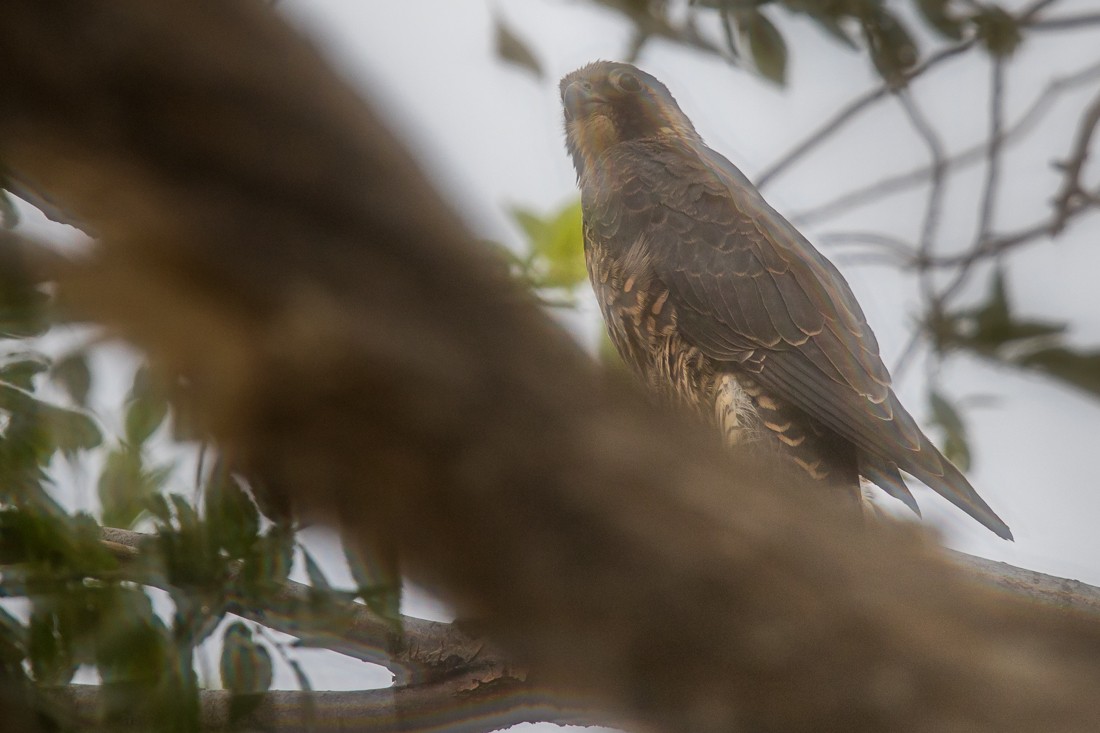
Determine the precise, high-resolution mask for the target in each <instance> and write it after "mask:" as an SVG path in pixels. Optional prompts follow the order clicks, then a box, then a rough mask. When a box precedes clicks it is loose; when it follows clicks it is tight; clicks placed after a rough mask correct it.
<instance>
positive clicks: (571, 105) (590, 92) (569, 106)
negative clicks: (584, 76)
mask: <svg viewBox="0 0 1100 733" xmlns="http://www.w3.org/2000/svg"><path fill="white" fill-rule="evenodd" d="M561 99H562V102H563V103H564V105H565V115H566V117H568V118H569V119H571V120H576V119H580V118H581V117H584V116H585V115H587V114H588V113H589V112H591V111H592V108H593V107H596V106H598V105H600V104H604V103H606V102H607V100H606V99H604V98H603V97H602V96H600V95H599V94H597V93H596V90H595V88H593V86H592V83H591V82H588V81H582V80H580V79H577V80H575V81H571V82H569V86H567V87H566V88H565V91H564V92H562V95H561Z"/></svg>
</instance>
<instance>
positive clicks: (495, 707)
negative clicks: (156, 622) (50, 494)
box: [48, 675, 607, 733]
mask: <svg viewBox="0 0 1100 733" xmlns="http://www.w3.org/2000/svg"><path fill="white" fill-rule="evenodd" d="M104 693H105V689H104V688H103V687H102V686H99V685H71V686H69V687H65V688H60V689H54V690H50V691H48V694H49V697H50V698H52V700H53V701H54V703H55V705H57V706H60V707H61V709H65V710H70V711H72V714H73V720H71V721H69V722H70V723H71V724H72V727H73V729H74V730H80V731H87V732H88V733H97V732H98V731H104V732H105V733H106V732H108V731H109V732H112V733H113V732H115V731H120V730H126V731H132V730H148V729H150V728H155V729H160V726H159V725H158V724H161V723H163V721H158V720H156V719H155V718H152V717H151V716H150V715H149V714H148V711H128V713H127V715H125V716H124V717H120V718H115V719H111V720H104V719H103V715H102V712H101V711H102V709H103V702H104V700H103V697H104ZM199 703H200V721H201V724H202V729H203V731H206V732H209V733H217V732H219V731H252V730H255V731H266V732H267V733H281V732H282V731H287V732H288V733H291V732H293V733H300V731H308V730H325V731H349V733H351V732H354V733H390V732H391V731H392V732H393V733H398V732H400V733H414V732H415V731H421V730H422V731H438V730H441V729H442V730H447V731H456V732H459V733H482V732H484V733H489V731H494V730H499V729H501V728H507V727H509V726H513V725H518V724H520V723H541V722H551V723H557V724H559V725H599V724H601V723H602V724H606V723H607V720H606V719H603V720H600V719H598V718H595V717H594V716H593V715H591V714H590V713H586V712H584V711H582V710H580V709H578V708H575V707H570V706H569V705H566V704H563V703H562V702H561V701H560V700H556V699H554V698H553V697H552V696H548V695H546V694H544V693H540V692H537V691H534V690H532V689H531V688H530V687H529V686H526V685H520V684H518V683H515V682H514V681H500V680H495V679H485V678H479V677H477V676H474V675H464V676H458V677H453V678H450V679H447V680H441V681H438V682H435V683H432V684H426V685H418V686H412V687H397V688H384V689H378V690H351V691H346V692H345V691H342V692H329V691H298V690H278V691H273V692H268V693H265V694H263V695H259V696H255V697H252V696H250V699H249V700H248V701H247V702H246V703H245V704H243V705H241V706H240V707H241V708H242V709H243V710H244V711H246V712H244V713H241V714H236V715H234V714H233V704H234V699H233V695H232V694H231V693H230V692H229V691H227V690H202V691H201V692H200V693H199ZM239 703H240V698H238V704H239Z"/></svg>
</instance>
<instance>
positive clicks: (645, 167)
mask: <svg viewBox="0 0 1100 733" xmlns="http://www.w3.org/2000/svg"><path fill="white" fill-rule="evenodd" d="M624 69H626V70H629V71H623V70H624ZM582 72H584V73H585V74H587V76H584V75H583V74H582ZM622 73H629V74H633V75H635V76H637V77H638V78H639V79H641V80H642V81H644V82H645V84H644V85H643V87H642V91H641V92H639V93H636V94H632V95H629V105H627V106H626V107H625V108H623V109H620V107H621V106H622V104H620V103H619V102H618V101H617V100H618V99H619V97H621V96H623V95H621V94H620V95H617V94H616V93H615V90H614V89H612V88H611V87H608V86H607V84H609V83H611V82H607V83H605V84H604V86H592V82H590V81H588V79H595V80H596V81H600V80H603V79H605V78H611V77H610V76H609V75H614V74H622ZM578 74H582V75H581V76H576V75H578ZM571 78H572V80H571ZM570 80H571V81H570ZM567 81H568V82H569V84H570V85H572V86H568V85H567V84H566V82H567ZM580 83H586V84H589V85H590V86H592V89H595V91H591V90H590V89H589V87H585V88H584V89H583V90H582V91H580V92H578V91H577V87H576V84H580ZM584 95H588V96H584ZM563 98H564V99H566V102H567V105H566V108H567V115H572V118H571V120H570V127H569V131H570V146H571V147H570V149H571V150H573V151H574V159H575V160H577V159H578V157H580V158H582V159H583V161H584V165H583V166H578V180H579V184H580V188H581V192H582V208H583V212H584V222H585V225H584V235H585V254H586V261H587V264H588V269H589V274H590V277H591V280H592V284H593V287H594V288H595V290H596V293H597V297H598V300H599V302H600V307H601V309H602V311H603V315H604V318H605V320H606V321H607V325H608V331H609V333H610V335H611V339H612V341H613V342H614V344H615V346H616V347H617V348H618V350H619V352H620V354H622V356H623V358H624V361H626V362H627V363H628V364H629V365H631V366H632V367H633V369H634V370H635V372H636V373H638V374H639V376H641V378H642V379H643V380H644V381H645V382H646V383H647V384H648V385H649V387H650V388H651V389H652V391H653V392H654V394H657V395H659V396H661V397H662V398H663V399H667V400H669V401H672V402H677V403H682V404H687V405H690V406H692V407H694V408H695V409H696V410H697V411H698V412H699V413H700V414H702V415H710V416H712V419H714V421H715V422H716V423H717V424H718V426H719V427H720V428H722V430H723V432H724V433H725V434H726V435H727V439H730V440H735V439H738V438H734V437H732V435H733V434H734V433H738V434H739V435H741V436H742V437H745V436H750V437H752V438H753V439H754V440H757V441H759V442H761V443H762V444H766V445H770V446H772V447H773V448H774V449H775V450H777V451H780V452H781V453H783V454H784V455H786V456H787V457H788V458H790V459H791V460H794V461H795V462H796V463H798V464H799V465H801V466H803V468H805V469H806V470H807V472H809V473H810V474H811V475H813V476H816V477H819V478H822V479H828V480H829V481H831V482H833V483H836V482H841V483H844V484H846V485H847V486H848V487H849V488H850V489H851V491H850V494H851V495H852V496H857V497H858V496H859V484H858V476H859V475H863V476H864V477H865V478H867V479H868V480H870V481H873V482H875V483H876V484H878V485H879V486H881V487H882V488H883V489H884V490H886V491H887V492H888V493H889V494H891V495H893V496H895V497H897V498H898V499H900V500H902V501H903V502H905V503H906V504H907V505H908V506H910V507H912V508H913V509H914V510H916V502H915V501H914V500H913V497H912V495H911V494H910V492H909V490H908V488H907V487H906V486H905V483H904V481H903V479H902V478H901V475H900V472H899V470H900V471H905V472H907V473H910V474H912V475H914V476H916V477H917V478H918V479H920V480H921V481H923V482H924V483H926V484H928V486H930V487H931V488H932V489H934V490H935V491H937V492H938V493H940V494H941V495H943V496H944V497H946V498H947V499H948V500H950V501H951V502H953V503H954V504H956V505H957V506H959V507H960V508H961V509H963V511H965V512H967V513H968V514H970V515H971V516H973V517H974V518H975V519H977V520H978V521H979V522H981V523H982V524H984V525H985V526H987V527H989V528H990V529H991V530H993V531H994V532H995V533H997V534H998V535H1000V536H1001V537H1006V538H1011V533H1010V532H1009V530H1008V527H1007V526H1006V525H1005V524H1004V522H1003V521H1001V519H1000V518H999V517H998V516H997V515H996V514H995V513H994V512H993V511H992V509H990V507H989V506H988V505H987V504H986V503H985V501H983V500H982V499H981V497H979V496H978V494H977V493H976V492H975V491H974V489H973V487H972V486H971V485H970V483H969V482H968V481H967V479H966V478H965V477H964V476H963V475H962V473H960V472H959V471H958V470H957V469H956V468H955V467H954V466H953V465H951V463H950V462H949V461H947V459H946V458H944V457H943V456H942V454H940V452H939V451H938V450H937V449H936V448H935V447H934V446H933V445H932V443H931V442H930V441H929V440H928V439H927V438H926V437H925V436H924V434H923V433H922V432H921V430H920V428H919V427H918V426H917V424H916V421H915V420H914V419H913V418H912V417H911V416H910V415H909V413H908V412H907V411H906V410H905V408H904V407H902V405H901V403H900V402H899V401H898V399H897V397H896V395H895V394H894V392H893V390H892V389H891V388H890V375H889V374H888V372H887V369H886V367H885V365H884V364H883V362H882V359H881V357H880V355H879V346H878V342H877V340H876V339H875V336H874V334H873V333H872V331H871V329H870V327H869V326H868V324H867V320H866V318H865V316H864V314H863V311H862V309H861V308H860V306H859V303H857V302H856V299H855V295H854V294H853V293H852V290H851V288H850V287H849V286H848V284H847V282H846V281H845V280H844V278H843V277H842V276H841V274H840V272H839V271H838V270H837V269H836V268H835V267H834V266H833V265H832V263H830V262H829V261H828V260H827V259H825V257H824V256H822V255H821V254H820V253H819V252H818V251H817V250H816V249H815V248H814V247H813V246H812V245H811V244H810V242H809V241H807V240H806V238H805V237H803V236H802V235H801V234H800V233H799V232H798V230H797V229H795V228H794V226H792V225H791V224H790V223H789V222H788V221H787V220H786V219H784V218H783V217H782V216H780V215H779V214H778V213H777V212H776V211H775V210H774V209H772V208H771V207H770V206H769V205H768V204H767V202H765V201H764V199H763V197H762V196H761V195H760V193H759V192H758V191H757V190H756V189H755V188H754V187H753V186H752V184H751V183H750V182H749V180H748V179H747V178H746V177H745V176H744V175H743V174H742V173H741V172H740V171H739V170H738V169H737V168H736V167H735V166H733V164H732V163H730V162H729V161H728V160H726V159H725V158H724V157H722V156H721V155H719V154H718V153H716V152H715V151H713V150H711V149H710V148H708V147H707V146H706V145H705V144H704V143H703V142H702V140H701V139H700V138H699V137H698V135H697V134H695V133H694V128H693V127H691V125H690V122H688V121H687V118H686V117H683V115H682V113H681V112H680V111H679V108H678V107H677V106H676V105H675V102H674V101H673V100H672V98H671V95H668V92H667V89H665V88H664V86H663V85H661V84H660V82H657V81H656V80H655V79H653V78H652V77H650V76H648V75H646V74H644V72H640V71H638V70H637V69H634V68H633V67H630V66H628V65H625V64H605V65H604V66H602V67H601V66H600V65H599V64H597V65H593V66H590V67H586V69H582V70H581V71H579V72H574V75H571V76H569V77H566V79H565V80H563ZM592 99H595V101H594V102H593V101H592ZM623 104H625V103H623ZM586 105H587V106H586ZM647 106H648V107H652V109H648V111H647ZM605 108H606V110H607V111H603V110H605ZM592 110H596V111H595V112H593V111H592ZM593 114H606V115H608V117H607V119H610V120H611V121H612V123H611V124H612V125H613V127H614V125H616V124H619V123H618V122H617V121H618V120H620V119H621V118H623V117H630V118H631V121H630V125H629V126H627V127H621V129H624V130H625V129H629V130H630V131H631V135H630V136H626V135H623V136H621V137H620V138H608V136H607V134H606V131H604V132H603V133H601V134H602V137H600V138H599V140H600V145H601V147H600V148H599V149H598V150H588V149H587V148H586V147H585V145H586V143H585V138H584V137H583V130H584V124H586V123H585V120H586V119H588V118H586V117H584V116H583V115H589V116H591V115H593ZM674 114H679V115H680V116H681V117H683V122H682V124H680V125H679V126H676V127H675V129H673V128H672V127H668V126H665V127H653V129H652V130H650V131H649V132H648V133H647V132H646V126H645V124H643V122H644V120H645V119H650V118H652V119H659V120H667V119H671V117H672V116H673V115H674ZM601 129H603V128H601ZM616 129H619V128H616ZM639 131H641V132H639ZM574 135H577V136H579V137H577V138H576V139H575V138H574ZM593 139H595V138H593ZM609 140H611V143H609V142H608V141H609ZM749 408H751V409H749ZM738 431H739V432H738Z"/></svg>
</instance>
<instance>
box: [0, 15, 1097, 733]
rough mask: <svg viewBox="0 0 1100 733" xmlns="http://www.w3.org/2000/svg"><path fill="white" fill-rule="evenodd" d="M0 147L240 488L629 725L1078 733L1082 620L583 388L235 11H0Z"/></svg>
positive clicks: (456, 232)
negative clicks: (75, 238) (291, 501)
mask: <svg viewBox="0 0 1100 733" xmlns="http://www.w3.org/2000/svg"><path fill="white" fill-rule="evenodd" d="M0 157H2V158H3V159H4V160H5V161H10V162H11V164H12V165H13V166H14V167H16V168H17V169H18V170H25V171H26V172H27V174H28V175H32V176H33V177H34V179H35V180H38V181H42V183H43V185H44V186H45V187H47V188H48V189H49V190H50V191H51V192H56V195H57V197H58V200H59V201H61V202H62V203H63V204H64V205H65V208H66V210H70V209H71V210H72V211H73V212H74V213H75V214H76V215H77V216H79V217H81V218H82V219H87V220H88V221H89V222H91V223H92V224H93V226H94V227H95V229H96V231H97V232H99V233H100V234H101V236H102V242H103V247H102V251H101V252H100V253H99V255H98V256H97V257H96V258H95V260H94V261H92V262H89V263H88V266H87V269H86V271H85V275H84V277H83V279H81V278H75V279H70V280H69V281H68V282H67V283H66V284H65V287H66V288H68V292H69V293H70V294H71V296H70V297H72V298H73V300H74V302H76V303H78V304H81V305H83V306H84V307H85V308H86V309H88V312H91V313H94V314H95V315H96V317H98V318H100V319H102V320H103V321H105V322H108V323H111V324H114V325H115V326H116V327H117V328H118V329H119V331H120V332H121V333H123V334H124V335H126V336H128V337H129V338H131V339H133V340H134V341H135V342H137V343H139V344H141V345H143V346H144V347H146V348H147V349H149V351H150V353H151V354H152V355H153V357H154V358H155V359H156V360H157V361H158V362H159V363H161V364H165V365H168V366H169V367H170V368H171V369H172V370H173V371H182V372H183V373H186V374H187V375H188V377H189V384H190V385H191V388H192V397H193V399H194V401H195V405H194V407H195V408H196V414H197V415H201V416H203V417H204V418H205V420H206V422H207V427H208V428H209V429H211V430H212V431H213V433H214V434H215V435H217V436H218V437H219V438H220V440H222V441H223V442H224V443H225V444H226V445H228V446H229V447H231V448H232V449H233V450H234V451H235V455H240V456H242V457H243V458H244V459H245V463H244V465H245V466H246V467H247V469H248V470H249V472H250V473H252V474H255V475H258V476H260V477H262V478H263V479H264V481H265V485H268V486H272V487H280V488H281V489H282V490H284V491H286V492H287V493H288V494H291V495H292V496H293V497H294V498H295V500H296V501H298V502H299V504H300V505H301V506H302V508H303V509H309V510H313V511H317V512H323V513H324V514H326V515H327V516H329V517H331V518H332V519H333V520H334V521H335V522H337V523H339V524H341V525H342V526H343V527H344V528H345V529H346V530H347V531H348V532H350V533H352V534H353V535H354V536H358V537H364V536H368V535H369V536H370V537H371V538H372V539H373V540H374V541H376V542H388V543H392V544H393V545H395V546H397V547H399V548H400V550H401V553H402V558H403V562H404V563H405V567H407V569H408V571H409V573H410V574H411V575H412V576H413V577H414V578H416V579H418V580H420V581H421V582H424V583H426V584H428V585H429V587H433V588H437V589H439V591H440V592H441V593H444V594H445V595H446V596H447V598H448V599H449V600H451V601H452V602H453V603H454V604H455V605H456V607H458V608H459V609H460V610H463V611H466V612H468V613H472V614H476V615H477V616H478V617H480V618H483V619H485V623H486V628H487V629H489V630H490V631H491V632H492V633H493V635H494V638H497V639H499V640H500V641H501V643H502V644H505V645H506V647H507V648H508V649H509V650H510V652H511V653H512V654H513V655H514V656H515V658H517V659H520V660H522V661H523V662H524V663H525V665H526V666H528V668H529V669H531V671H532V674H533V675H537V676H538V680H539V682H540V684H541V683H545V684H546V685H548V686H552V687H553V688H554V689H556V690H558V691H559V694H562V695H565V694H569V693H573V694H581V693H584V694H587V695H588V696H590V697H591V699H593V700H595V701H597V702H599V703H600V705H601V706H602V707H603V708H604V709H605V710H608V711H610V712H613V713H614V712H616V711H621V712H622V713H624V714H625V716H626V717H628V718H630V719H634V720H644V721H646V722H647V723H648V724H649V726H651V727H653V728H656V729H664V730H669V731H674V730H684V731H686V730H693V731H704V732H708V731H729V730H734V729H749V730H762V731H785V733H799V732H801V731H807V732H808V731H821V730H823V729H824V730H829V729H833V730H845V731H850V732H853V733H859V732H860V731H897V732H906V733H908V732H912V733H917V732H921V733H923V732H925V731H936V730H974V731H977V730H989V731H994V730H995V731H998V732H999V733H1024V731H1028V732H1029V733H1030V732H1031V731H1034V730H1036V729H1045V730H1058V731H1063V732H1066V733H1075V732H1080V733H1085V732H1086V731H1088V732H1089V733H1091V731H1092V730H1094V728H1095V721H1096V719H1097V717H1098V716H1100V700H1098V699H1097V698H1096V696H1095V694H1094V692H1095V691H1094V689H1093V687H1094V683H1093V681H1094V680H1095V679H1097V678H1098V677H1100V629H1098V628H1097V626H1096V624H1094V623H1085V622H1080V621H1078V620H1077V619H1074V618H1072V617H1071V616H1070V615H1068V614H1060V613H1055V612H1053V611H1051V610H1050V609H1043V608H1040V607H1036V606H1035V605H1033V604H1026V603H1021V602H1016V601H1013V600H1012V599H1011V598H1009V597H1006V596H1005V595H1004V594H997V593H992V592H990V591H988V590H985V589H982V588H979V587H976V586H975V585H974V584H972V583H969V582H967V581H966V580H965V579H964V577H963V575H962V574H961V573H959V572H958V571H956V570H953V569H952V565H951V564H950V563H949V562H948V561H947V560H946V559H945V558H944V557H943V556H942V554H941V553H940V552H939V551H938V550H936V549H935V548H934V547H933V546H932V544H931V543H930V542H929V541H928V540H926V539H925V538H923V537H921V536H918V535H917V533H915V532H911V531H907V530H904V529H901V528H894V527H882V528H870V529H867V530H864V531H860V530H859V529H858V528H857V527H854V526H852V525H850V524H848V523H846V522H845V521H844V518H843V517H842V516H840V512H839V511H838V510H837V509H836V508H835V507H831V506H830V505H829V504H827V503H826V502H825V501H823V500H822V499H821V498H820V497H818V496H817V495H815V494H813V493H812V492H810V491H809V490H806V489H805V488H804V487H799V486H797V485H796V482H795V481H794V480H793V479H791V478H789V477H785V476H776V475H774V474H772V473H769V471H768V469H766V468H765V467H762V466H759V465H755V464H753V463H751V462H750V461H749V460H748V459H745V458H741V457H730V456H728V455H725V454H724V453H723V452H721V451H720V450H719V449H718V447H717V446H715V445H713V444H712V441H710V440H709V433H707V432H705V431H703V430H702V429H701V428H698V427H696V426H694V425H692V424H690V423H687V422H685V421H683V420H679V419H678V418H676V417H674V416H668V415H662V414H660V413H659V412H658V411H657V410H656V409H655V408H653V407H651V406H649V405H647V404H646V403H645V402H644V401H643V400H642V399H640V398H639V397H638V396H637V394H636V393H635V392H634V390H633V389H631V388H628V387H627V386H625V385H623V384H622V383H621V382H620V381H619V380H618V379H617V378H615V377H609V376H605V375H603V374H602V373H600V372H599V371H598V370H597V369H596V367H595V366H594V365H593V364H592V363H591V362H590V361H589V360H588V359H587V358H586V357H585V356H584V355H583V354H582V353H581V352H580V351H579V349H577V348H576V347H575V346H574V345H573V344H572V343H571V342H570V341H569V339H568V337H567V336H566V335H565V334H563V333H561V332H560V331H558V330H557V329H556V328H554V327H553V326H552V325H551V324H550V322H549V321H548V319H547V318H546V317H545V316H544V315H543V314H542V313H541V312H540V311H539V310H538V308H537V307H536V305H535V304H534V303H533V302H531V300H530V298H528V297H527V296H525V295H523V294H522V293H520V292H519V291H518V290H517V289H516V288H515V287H514V286H513V285H512V284H511V283H509V282H508V281H507V280H506V278H505V277H504V274H503V270H504V268H503V267H501V266H500V265H499V263H496V262H495V261H494V260H493V259H492V258H491V257H490V256H489V255H488V254H487V253H486V252H485V251H484V250H483V249H479V248H478V247H477V246H476V244H474V243H473V241H472V240H471V238H470V237H469V236H468V235H466V234H465V233H464V232H463V229H462V227H461V224H460V223H459V221H458V219H457V217H455V216H454V215H453V214H451V213H449V212H448V210H447V209H446V207H445V206H444V205H443V204H442V203H441V202H440V200H439V197H438V195H437V194H435V193H434V192H433V191H432V190H431V188H430V187H429V186H428V184H427V183H426V181H425V179H424V177H423V176H422V175H420V174H419V173H418V172H417V171H416V170H415V168H414V167H413V166H412V164H411V163H410V161H409V158H408V156H407V155H405V154H404V153H403V152H401V151H400V148H399V147H398V146H397V144H396V143H395V142H394V140H393V138H392V137H391V136H390V135H389V134H388V133H387V132H386V131H385V130H384V129H383V128H382V127H381V126H380V124H379V123H378V121H377V119H376V118H375V116H374V115H373V114H372V113H371V112H370V111H369V110H368V109H366V108H365V107H364V106H363V105H362V104H361V103H360V102H358V101H357V100H356V99H355V98H354V97H353V95H352V94H351V93H350V92H349V91H348V90H347V89H346V88H345V87H344V86H343V85H342V84H340V83H339V82H337V81H336V80H335V79H334V78H333V76H332V75H331V73H330V72H328V71H327V70H326V69H325V67H324V66H323V64H322V63H321V62H320V61H319V60H318V58H317V56H316V54H314V53H313V52H312V51H311V50H310V49H308V48H307V47H305V46H304V45H303V44H302V43H300V42H299V41H297V40H296V39H295V38H294V37H293V36H292V34H291V33H290V32H289V31H288V30H287V29H285V28H284V27H283V26H282V25H281V24H280V23H279V22H278V21H277V20H276V19H275V18H273V17H272V16H271V15H270V14H269V13H268V12H267V11H266V8H265V6H263V5H262V4H260V3H254V2H246V1H245V0H237V1H233V0H216V1H215V0H165V1H164V2H161V3H157V4H156V5H155V6H151V5H149V4H148V3H146V2H143V1H142V0H116V1H115V2H111V3H92V2H86V1H85V0H56V1H55V2H52V3H49V4H48V6H47V5H45V4H43V3H41V2H39V0H9V2H8V4H7V6H6V7H5V23H4V24H2V25H0Z"/></svg>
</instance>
